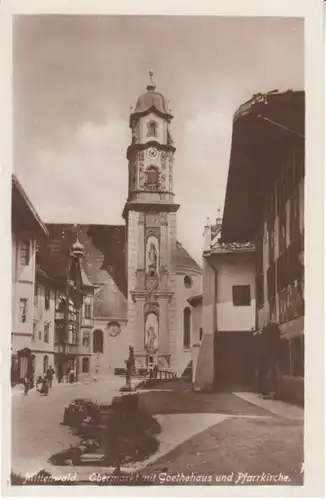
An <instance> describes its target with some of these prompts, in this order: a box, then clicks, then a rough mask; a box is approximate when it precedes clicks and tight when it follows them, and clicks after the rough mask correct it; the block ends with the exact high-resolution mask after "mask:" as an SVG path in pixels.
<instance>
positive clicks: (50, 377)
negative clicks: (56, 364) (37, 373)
mask: <svg viewBox="0 0 326 500" xmlns="http://www.w3.org/2000/svg"><path fill="white" fill-rule="evenodd" d="M53 375H54V370H53V368H52V366H49V368H48V369H47V371H46V376H47V379H48V382H49V389H51V387H52V381H53Z"/></svg>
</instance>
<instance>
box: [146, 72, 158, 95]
mask: <svg viewBox="0 0 326 500" xmlns="http://www.w3.org/2000/svg"><path fill="white" fill-rule="evenodd" d="M153 76H154V73H153V71H149V84H148V85H147V90H148V91H149V92H150V91H153V90H155V89H156V85H155V83H154V82H153Z"/></svg>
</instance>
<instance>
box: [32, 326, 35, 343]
mask: <svg viewBox="0 0 326 500" xmlns="http://www.w3.org/2000/svg"><path fill="white" fill-rule="evenodd" d="M32 340H36V323H35V322H34V323H33V333H32Z"/></svg>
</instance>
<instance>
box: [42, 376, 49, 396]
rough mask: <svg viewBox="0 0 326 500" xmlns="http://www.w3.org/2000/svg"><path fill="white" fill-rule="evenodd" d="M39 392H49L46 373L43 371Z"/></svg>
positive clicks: (45, 394) (46, 393) (44, 394)
mask: <svg viewBox="0 0 326 500" xmlns="http://www.w3.org/2000/svg"><path fill="white" fill-rule="evenodd" d="M40 392H41V394H43V396H47V395H48V394H49V382H48V378H47V376H46V373H44V375H43V377H42V388H41V391H40Z"/></svg>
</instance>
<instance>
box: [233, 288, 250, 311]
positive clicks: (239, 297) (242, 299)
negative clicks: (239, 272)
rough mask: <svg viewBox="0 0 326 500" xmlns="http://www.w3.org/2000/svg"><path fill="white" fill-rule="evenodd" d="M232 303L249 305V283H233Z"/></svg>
mask: <svg viewBox="0 0 326 500" xmlns="http://www.w3.org/2000/svg"><path fill="white" fill-rule="evenodd" d="M232 297H233V305H235V306H250V303H251V296H250V285H235V286H233V287H232Z"/></svg>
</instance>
